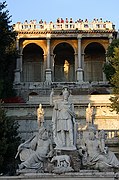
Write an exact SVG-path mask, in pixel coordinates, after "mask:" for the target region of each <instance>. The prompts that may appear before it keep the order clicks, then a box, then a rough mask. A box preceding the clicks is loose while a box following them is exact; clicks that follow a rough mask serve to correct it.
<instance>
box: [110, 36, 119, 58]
mask: <svg viewBox="0 0 119 180" xmlns="http://www.w3.org/2000/svg"><path fill="white" fill-rule="evenodd" d="M118 46H119V39H114V40H113V41H112V43H111V44H110V46H109V47H108V51H107V56H108V57H109V60H110V57H114V54H113V53H114V48H115V47H118Z"/></svg>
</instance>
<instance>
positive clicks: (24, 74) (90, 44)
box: [14, 19, 115, 95]
mask: <svg viewBox="0 0 119 180" xmlns="http://www.w3.org/2000/svg"><path fill="white" fill-rule="evenodd" d="M14 30H15V31H17V33H18V36H17V42H16V46H17V49H18V51H19V55H20V56H19V58H18V59H17V62H16V70H15V79H14V88H15V89H17V92H19V93H20V92H21V93H22V91H21V89H24V90H25V89H27V91H28V92H29V93H31V92H32V90H31V89H33V90H35V91H36V92H38V89H39V88H42V87H44V86H47V85H48V84H51V83H52V84H63V83H69V84H72V83H73V84H74V83H75V84H76V85H77V84H87V85H88V84H91V83H92V84H94V83H97V82H98V83H101V84H105V83H106V78H105V75H104V73H103V65H104V63H105V62H106V61H107V57H106V53H107V48H108V46H109V44H110V43H111V41H112V39H113V38H114V32H115V29H114V26H113V23H111V22H110V21H106V22H103V21H102V19H100V20H96V19H94V20H93V21H92V22H88V21H87V20H86V21H77V22H75V23H73V22H70V23H68V22H67V23H66V22H62V23H59V22H57V23H52V22H50V23H46V22H39V23H37V22H36V21H30V22H27V21H25V22H24V23H20V22H18V23H16V24H15V25H14ZM19 90H20V91H19ZM19 93H18V94H19ZM20 95H21V94H20ZM27 95H28V94H27Z"/></svg>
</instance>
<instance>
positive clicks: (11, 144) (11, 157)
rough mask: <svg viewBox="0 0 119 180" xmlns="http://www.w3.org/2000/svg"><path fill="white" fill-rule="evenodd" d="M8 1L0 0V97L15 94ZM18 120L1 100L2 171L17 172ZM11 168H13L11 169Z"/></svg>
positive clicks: (0, 151) (14, 34)
mask: <svg viewBox="0 0 119 180" xmlns="http://www.w3.org/2000/svg"><path fill="white" fill-rule="evenodd" d="M6 6H7V5H6V2H3V3H1V2H0V99H1V98H6V97H10V96H13V94H14V91H13V80H14V68H15V60H16V57H17V51H16V48H15V40H16V32H14V31H13V29H12V26H11V25H10V22H11V21H10V16H9V12H8V10H4V9H5V8H6ZM18 127H19V126H18V122H16V121H15V120H13V119H11V118H9V117H7V115H6V111H5V110H4V109H3V107H2V103H1V100H0V173H8V172H9V174H10V173H11V174H13V173H14V172H15V168H16V167H15V166H16V162H15V154H16V151H17V147H18V145H19V144H20V137H19V136H18V132H17V130H18ZM10 168H11V169H10Z"/></svg>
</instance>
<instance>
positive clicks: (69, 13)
mask: <svg viewBox="0 0 119 180" xmlns="http://www.w3.org/2000/svg"><path fill="white" fill-rule="evenodd" d="M3 1H5V0H1V2H3ZM6 3H7V9H8V10H9V14H10V15H11V16H12V17H11V20H12V23H13V24H14V23H16V22H22V23H23V22H24V21H25V20H28V21H30V20H37V21H38V22H39V20H40V19H43V20H44V21H46V22H47V23H48V22H50V21H52V22H56V20H57V18H63V19H65V18H66V17H67V18H68V19H69V18H73V20H74V21H76V20H77V19H79V18H80V19H83V20H85V19H88V20H89V21H92V20H93V19H94V18H96V19H100V18H102V19H103V20H104V21H106V20H108V21H111V22H113V24H114V25H115V28H116V30H118V29H119V0H6Z"/></svg>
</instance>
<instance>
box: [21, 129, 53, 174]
mask: <svg viewBox="0 0 119 180" xmlns="http://www.w3.org/2000/svg"><path fill="white" fill-rule="evenodd" d="M18 151H19V155H20V160H21V161H22V163H21V164H20V165H19V169H20V170H22V169H24V168H27V169H38V170H39V172H40V170H41V171H42V170H43V166H44V161H45V160H46V159H47V158H48V157H50V156H52V152H53V149H52V143H51V141H50V139H49V136H48V132H47V131H46V129H45V128H44V127H41V128H39V133H38V134H37V135H36V136H35V137H33V138H32V139H30V140H29V141H26V142H25V143H23V144H21V145H20V146H19V147H18Z"/></svg>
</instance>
